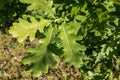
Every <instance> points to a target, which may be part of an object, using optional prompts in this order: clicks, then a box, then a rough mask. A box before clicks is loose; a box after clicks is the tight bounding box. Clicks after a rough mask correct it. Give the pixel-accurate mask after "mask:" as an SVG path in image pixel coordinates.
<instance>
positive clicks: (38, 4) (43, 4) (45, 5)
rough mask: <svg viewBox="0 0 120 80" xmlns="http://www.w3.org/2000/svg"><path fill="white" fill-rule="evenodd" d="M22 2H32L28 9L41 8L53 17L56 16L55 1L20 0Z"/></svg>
mask: <svg viewBox="0 0 120 80" xmlns="http://www.w3.org/2000/svg"><path fill="white" fill-rule="evenodd" d="M20 2H22V3H26V4H30V5H29V6H28V7H27V10H28V11H32V10H36V9H40V11H43V12H45V13H46V14H47V15H49V16H51V17H52V18H55V16H54V14H55V8H53V7H52V5H53V1H51V0H48V1H47V0H20Z"/></svg>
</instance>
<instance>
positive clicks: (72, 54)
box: [59, 22, 86, 66]
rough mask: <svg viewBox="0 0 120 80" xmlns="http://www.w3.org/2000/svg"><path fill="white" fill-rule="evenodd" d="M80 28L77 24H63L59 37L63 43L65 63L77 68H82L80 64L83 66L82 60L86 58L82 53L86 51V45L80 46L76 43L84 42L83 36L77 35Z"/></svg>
mask: <svg viewBox="0 0 120 80" xmlns="http://www.w3.org/2000/svg"><path fill="white" fill-rule="evenodd" d="M72 25H74V26H72ZM79 28H80V25H79V23H77V22H70V23H66V24H62V26H60V30H61V31H60V34H59V37H60V38H61V41H62V43H63V51H64V54H63V56H64V60H63V61H64V62H69V63H70V65H75V66H80V64H82V58H84V54H83V52H82V51H85V50H86V47H85V46H84V45H80V44H78V43H77V42H76V41H77V40H82V36H77V35H76V33H77V32H78V30H79ZM80 51H81V52H80Z"/></svg>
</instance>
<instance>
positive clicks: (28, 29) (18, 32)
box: [9, 16, 50, 42]
mask: <svg viewBox="0 0 120 80" xmlns="http://www.w3.org/2000/svg"><path fill="white" fill-rule="evenodd" d="M29 18H30V22H29V21H27V20H24V19H22V18H19V19H18V21H19V22H14V23H13V26H11V27H10V30H9V32H10V34H12V35H13V37H15V38H18V41H19V42H22V41H24V40H25V39H26V38H27V36H29V38H30V41H32V40H34V39H35V33H36V31H37V30H40V32H43V29H44V27H45V26H48V25H49V24H50V21H49V20H47V19H43V18H42V17H41V19H40V21H37V20H36V19H35V18H34V17H32V16H29Z"/></svg>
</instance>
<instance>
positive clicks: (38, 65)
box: [23, 28, 57, 77]
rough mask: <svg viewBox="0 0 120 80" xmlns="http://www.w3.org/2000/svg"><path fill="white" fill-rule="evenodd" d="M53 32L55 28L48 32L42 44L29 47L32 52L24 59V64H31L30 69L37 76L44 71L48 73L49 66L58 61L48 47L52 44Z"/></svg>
mask: <svg viewBox="0 0 120 80" xmlns="http://www.w3.org/2000/svg"><path fill="white" fill-rule="evenodd" d="M52 33H53V28H51V29H49V31H48V32H47V33H46V38H44V39H43V40H42V42H43V43H42V44H41V45H39V46H36V47H31V48H28V49H27V52H31V53H32V54H31V56H27V57H25V58H24V59H23V63H24V64H31V65H30V66H29V69H30V70H32V73H33V75H34V76H36V77H38V76H39V75H40V74H41V73H42V72H45V73H46V72H47V70H48V67H49V66H51V67H54V66H55V65H56V63H57V62H56V60H55V58H54V55H53V54H52V53H51V52H50V51H49V50H48V48H47V46H48V45H49V44H50V41H51V36H52Z"/></svg>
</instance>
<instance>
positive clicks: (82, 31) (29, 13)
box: [9, 0, 120, 80]
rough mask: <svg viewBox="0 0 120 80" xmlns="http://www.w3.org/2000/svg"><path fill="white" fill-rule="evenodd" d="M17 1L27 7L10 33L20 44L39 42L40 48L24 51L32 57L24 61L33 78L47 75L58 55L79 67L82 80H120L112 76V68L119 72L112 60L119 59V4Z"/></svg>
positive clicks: (86, 0)
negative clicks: (115, 79)
mask: <svg viewBox="0 0 120 80" xmlns="http://www.w3.org/2000/svg"><path fill="white" fill-rule="evenodd" d="M20 2H21V3H24V4H28V6H27V9H26V13H25V15H23V16H22V18H21V17H20V18H18V20H17V21H16V22H14V23H13V25H12V26H11V27H10V30H9V32H10V33H11V34H12V35H13V37H15V38H18V41H19V42H23V41H25V40H26V38H27V39H29V40H30V41H33V40H34V39H35V38H38V39H39V41H40V45H39V46H34V47H30V48H27V51H28V52H30V53H31V55H30V56H27V57H25V58H24V59H23V63H24V64H29V65H30V66H29V68H30V70H32V72H33V75H34V76H39V75H40V74H41V72H47V69H48V67H49V66H55V65H56V64H57V63H56V62H58V61H57V59H56V57H58V56H60V57H62V61H63V62H65V63H68V64H70V65H74V66H75V67H79V68H80V69H81V70H80V72H81V73H84V76H85V77H84V79H85V80H88V79H90V80H96V79H97V77H100V79H110V78H111V77H109V76H112V78H111V80H112V79H113V78H114V77H119V76H115V75H111V73H112V74H113V73H114V72H113V70H112V69H113V68H115V69H116V71H118V69H117V67H116V66H113V65H114V64H117V66H118V65H119V64H118V63H115V62H114V61H116V60H117V61H119V60H118V59H119V58H118V57H119V56H120V55H119V52H120V50H119V47H120V43H119V41H120V32H119V31H120V28H119V27H120V20H119V19H120V16H119V12H120V10H119V8H120V5H119V4H118V3H119V1H115V0H70V1H67V0H63V1H58V0H20ZM38 32H39V33H38ZM43 36H44V37H43ZM117 58H118V59H117ZM102 65H103V66H102ZM108 65H111V66H108ZM93 67H94V69H93ZM118 74H120V73H118ZM101 76H102V77H101Z"/></svg>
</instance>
